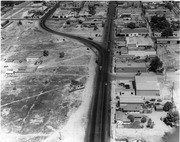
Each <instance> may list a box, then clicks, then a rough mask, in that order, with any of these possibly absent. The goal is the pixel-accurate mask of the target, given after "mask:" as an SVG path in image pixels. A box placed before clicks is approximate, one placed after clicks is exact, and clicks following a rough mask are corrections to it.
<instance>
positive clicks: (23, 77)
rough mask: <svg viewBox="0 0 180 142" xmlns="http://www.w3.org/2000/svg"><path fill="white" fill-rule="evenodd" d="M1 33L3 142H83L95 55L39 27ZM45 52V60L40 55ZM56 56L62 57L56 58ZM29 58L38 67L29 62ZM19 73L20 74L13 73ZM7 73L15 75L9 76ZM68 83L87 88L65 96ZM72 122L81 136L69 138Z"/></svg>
mask: <svg viewBox="0 0 180 142" xmlns="http://www.w3.org/2000/svg"><path fill="white" fill-rule="evenodd" d="M1 34H2V36H3V37H4V38H5V39H4V40H2V43H1V79H2V84H1V87H2V88H1V116H2V120H1V121H2V123H1V124H2V131H1V132H0V134H1V136H2V139H1V140H2V142H5V141H8V140H9V141H8V142H41V141H43V140H46V141H51V139H54V140H53V141H56V140H58V139H59V136H58V137H56V136H55V135H56V134H57V133H58V134H59V133H60V132H61V131H62V137H63V140H66V139H68V137H74V139H76V140H77V141H78V142H81V141H82V138H83V137H84V135H85V133H84V131H85V128H86V124H87V120H88V118H87V112H88V108H89V105H90V100H91V96H92V87H93V78H94V76H95V66H96V63H95V60H96V57H95V55H94V53H93V52H92V51H90V50H87V47H86V46H85V45H83V44H81V43H79V42H77V41H74V40H72V39H67V38H64V37H60V36H56V35H52V34H50V33H47V32H45V31H43V30H41V29H40V28H39V27H38V23H37V22H32V23H28V22H27V21H23V22H22V25H20V26H17V23H16V22H14V23H12V24H11V25H9V26H8V27H6V28H5V29H3V30H2V31H1ZM44 50H47V51H48V53H49V55H48V56H43V52H44ZM60 52H64V57H61V58H60V57H59V53H60ZM31 56H36V57H38V60H39V61H41V63H40V64H35V61H32V62H29V61H27V58H29V57H31ZM8 60H12V61H10V62H9V61H8ZM7 61H8V62H7ZM20 68H22V69H23V71H21V72H17V71H18V70H19V69H20ZM8 70H13V71H15V72H16V73H15V74H7V71H8ZM30 70H31V71H30ZM71 80H78V81H80V82H81V83H83V84H84V85H85V89H82V90H77V91H75V92H72V93H69V91H68V90H69V85H70V82H71ZM82 108H83V109H82ZM77 114H78V115H77ZM74 115H76V117H74ZM72 117H73V120H72ZM77 121H78V123H77ZM74 123H76V124H78V125H77V127H78V128H79V132H80V133H79V135H76V136H74V135H73V134H72V133H71V135H70V134H69V135H68V136H67V135H66V133H65V131H67V130H68V131H74V128H73V125H74ZM63 131H64V133H63ZM52 136H53V137H52Z"/></svg>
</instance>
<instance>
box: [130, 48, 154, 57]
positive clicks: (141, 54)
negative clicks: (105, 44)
mask: <svg viewBox="0 0 180 142" xmlns="http://www.w3.org/2000/svg"><path fill="white" fill-rule="evenodd" d="M128 54H129V55H134V56H136V57H137V56H139V57H140V58H144V57H155V56H156V51H155V50H144V51H139V50H137V51H128Z"/></svg>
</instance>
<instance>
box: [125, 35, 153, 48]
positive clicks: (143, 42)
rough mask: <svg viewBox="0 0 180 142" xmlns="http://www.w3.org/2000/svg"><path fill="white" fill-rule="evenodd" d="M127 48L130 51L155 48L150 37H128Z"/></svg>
mask: <svg viewBox="0 0 180 142" xmlns="http://www.w3.org/2000/svg"><path fill="white" fill-rule="evenodd" d="M126 46H127V47H128V49H129V50H138V49H142V50H143V49H146V48H152V47H154V42H153V41H152V39H151V38H150V37H143V36H140V37H126Z"/></svg>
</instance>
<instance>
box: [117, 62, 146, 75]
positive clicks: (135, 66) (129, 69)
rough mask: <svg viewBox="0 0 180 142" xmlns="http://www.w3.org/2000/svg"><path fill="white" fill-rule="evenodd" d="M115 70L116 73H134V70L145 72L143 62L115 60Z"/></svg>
mask: <svg viewBox="0 0 180 142" xmlns="http://www.w3.org/2000/svg"><path fill="white" fill-rule="evenodd" d="M115 72H117V73H136V72H147V67H146V64H145V63H136V62H128V63H123V62H117V63H116V68H115Z"/></svg>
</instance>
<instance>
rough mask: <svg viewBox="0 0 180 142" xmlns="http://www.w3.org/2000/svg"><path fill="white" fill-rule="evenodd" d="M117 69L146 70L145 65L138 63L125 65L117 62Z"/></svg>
mask: <svg viewBox="0 0 180 142" xmlns="http://www.w3.org/2000/svg"><path fill="white" fill-rule="evenodd" d="M116 67H120V68H142V67H143V68H146V64H145V63H136V62H130V63H123V62H116Z"/></svg>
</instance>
